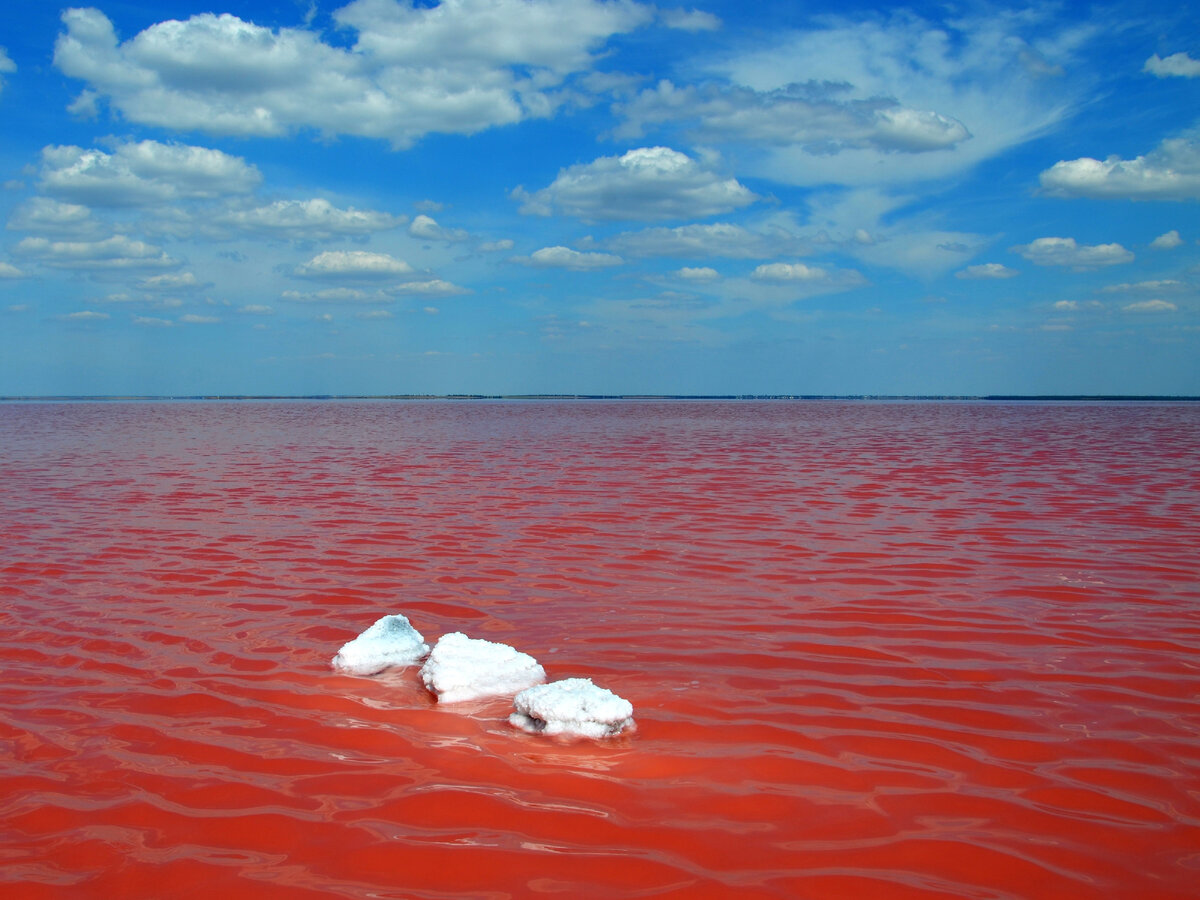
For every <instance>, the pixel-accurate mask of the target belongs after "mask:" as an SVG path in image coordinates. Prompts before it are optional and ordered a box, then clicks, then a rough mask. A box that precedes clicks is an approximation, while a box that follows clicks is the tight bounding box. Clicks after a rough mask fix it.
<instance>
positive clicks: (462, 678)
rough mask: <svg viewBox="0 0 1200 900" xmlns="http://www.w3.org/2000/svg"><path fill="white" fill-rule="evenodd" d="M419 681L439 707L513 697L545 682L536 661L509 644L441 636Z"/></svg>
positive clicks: (455, 633) (457, 636) (453, 633)
mask: <svg viewBox="0 0 1200 900" xmlns="http://www.w3.org/2000/svg"><path fill="white" fill-rule="evenodd" d="M421 680H422V681H423V682H424V683H425V687H427V688H428V689H429V690H430V691H432V692H433V693H434V694H436V695H437V699H438V702H439V703H453V702H456V701H459V700H474V699H476V698H478V697H494V696H503V695H505V694H515V693H516V692H517V691H520V690H524V689H525V688H528V687H531V686H532V685H535V684H538V683H540V682H542V681H545V680H546V670H545V669H543V668H542V667H541V666H540V665H539V664H538V661H537V660H536V659H534V658H533V657H532V656H530V655H528V654H527V653H521V652H520V651H519V650H515V649H513V648H512V647H510V646H508V644H496V643H493V642H492V641H484V640H478V639H475V638H469V637H467V636H466V635H465V634H463V633H462V632H458V631H453V632H451V633H450V634H444V635H442V637H441V639H440V640H438V642H437V644H436V645H434V648H433V651H432V652H431V653H430V654H429V659H427V660H426V661H425V665H423V666H422V667H421Z"/></svg>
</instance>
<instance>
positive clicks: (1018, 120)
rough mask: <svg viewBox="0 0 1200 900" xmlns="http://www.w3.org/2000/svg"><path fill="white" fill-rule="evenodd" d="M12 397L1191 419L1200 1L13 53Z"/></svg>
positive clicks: (593, 18) (349, 18) (53, 11)
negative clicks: (1069, 412)
mask: <svg viewBox="0 0 1200 900" xmlns="http://www.w3.org/2000/svg"><path fill="white" fill-rule="evenodd" d="M0 47H2V48H3V50H2V51H0V82H2V84H0V116H2V121H3V123H4V127H3V128H2V129H0V183H2V185H3V189H2V190H0V218H2V219H3V221H4V222H5V227H4V230H3V232H2V233H0V394H4V395H49V394H55V395H56V394H167V395H171V394H188V395H191V394H211V393H226V394H228V393H236V394H313V393H320V394H345V393H352V394H386V393H437V394H441V393H484V394H494V393H671V394H711V393H719V394H726V393H818V394H843V393H850V394H860V393H869V394H994V393H1119V394H1146V393H1156V394H1159V393H1162V394H1200V215H1198V213H1197V201H1198V200H1200V21H1198V17H1197V16H1196V14H1195V12H1194V10H1193V9H1192V8H1191V7H1190V6H1189V5H1188V4H1176V3H1170V4H1168V3H1158V2H1151V3H1136V4H1134V3H1116V4H1108V5H1094V6H1083V5H1079V4H1065V5H1062V4H1040V3H1035V4H1031V5H1021V6H1009V7H1000V6H997V5H995V4H953V3H952V4H915V5H912V6H908V7H896V6H891V5H880V4H870V3H855V2H850V3H846V2H842V3H837V4H821V3H809V4H801V3H795V2H773V0H766V2H758V3H749V4H748V3H741V2H738V3H733V2H703V0H701V2H698V3H696V4H694V5H687V6H673V5H670V4H669V3H662V4H658V5H651V4H648V3H642V2H636V0H608V2H600V0H444V2H442V3H441V4H435V3H426V2H415V3H414V2H411V0H354V2H351V3H348V4H346V3H337V2H320V3H317V2H311V3H310V2H308V0H304V2H298V0H273V2H240V0H228V2H225V3H223V4H221V5H219V6H208V5H206V4H202V3H199V2H182V0H158V2H155V3H153V4H151V3H142V2H117V0H113V2H102V3H101V4H100V5H99V6H96V7H86V8H85V7H78V8H69V7H57V6H54V5H53V4H36V3H33V4H21V5H19V6H17V7H16V8H14V9H11V10H9V11H8V12H7V14H6V21H5V24H4V26H3V28H2V29H0Z"/></svg>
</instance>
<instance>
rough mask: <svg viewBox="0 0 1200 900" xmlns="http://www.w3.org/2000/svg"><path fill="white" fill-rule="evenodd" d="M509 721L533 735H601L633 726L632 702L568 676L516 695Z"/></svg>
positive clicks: (615, 732)
mask: <svg viewBox="0 0 1200 900" xmlns="http://www.w3.org/2000/svg"><path fill="white" fill-rule="evenodd" d="M513 706H514V707H516V712H514V713H513V714H512V715H511V716H509V717H508V721H509V722H510V723H511V724H512V725H515V726H516V727H517V728H521V729H523V730H525V731H528V732H530V733H532V734H562V735H579V736H582V737H591V738H601V737H610V736H612V735H616V734H620V733H621V732H622V731H624V730H625V729H626V728H632V727H633V725H634V722H633V704H632V703H630V702H629V701H628V700H626V699H624V698H622V697H618V696H617V695H616V694H614V693H613V692H612V691H610V690H608V689H607V688H602V687H597V686H596V685H594V684H592V680H591V679H590V678H566V679H563V680H562V681H554V682H551V683H550V684H539V685H536V686H534V687H531V688H528V689H527V690H524V691H521V693H519V694H517V696H516V697H514V698H513Z"/></svg>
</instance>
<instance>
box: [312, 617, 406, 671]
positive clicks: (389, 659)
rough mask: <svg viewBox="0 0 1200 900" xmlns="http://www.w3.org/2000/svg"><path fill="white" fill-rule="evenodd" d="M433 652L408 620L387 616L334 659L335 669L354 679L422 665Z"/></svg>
mask: <svg viewBox="0 0 1200 900" xmlns="http://www.w3.org/2000/svg"><path fill="white" fill-rule="evenodd" d="M428 652H429V645H428V644H426V643H425V638H423V637H422V636H421V632H419V631H417V629H415V628H413V627H412V625H411V624H410V623H409V621H408V619H407V618H405V617H404V616H400V615H395V616H384V617H383V618H382V619H380V620H379V621H378V622H376V623H375V624H374V625H372V626H371V627H370V628H368V629H367V630H366V631H364V632H363V633H362V634H360V635H359V636H358V637H356V638H355V639H354V640H352V641H350V642H348V643H346V644H344V645H343V646H342V649H341V650H339V651H338V652H337V655H336V656H334V658H333V667H334V668H335V669H337V670H338V671H340V672H348V673H350V674H351V675H374V674H375V673H377V672H382V671H383V670H384V669H386V668H388V667H389V666H407V665H410V664H411V663H415V662H419V661H420V660H421V659H422V658H423V657H424V656H425V654H426V653H428Z"/></svg>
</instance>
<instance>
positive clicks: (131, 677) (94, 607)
mask: <svg viewBox="0 0 1200 900" xmlns="http://www.w3.org/2000/svg"><path fill="white" fill-rule="evenodd" d="M0 490H2V493H0V529H2V530H0V534H2V541H0V571H2V572H3V576H2V581H0V662H2V664H3V671H2V678H0V764H2V768H0V892H2V893H3V895H4V896H5V897H20V898H72V900H74V898H106V900H107V898H175V897H180V898H182V897H188V898H190V897H205V898H212V897H216V898H220V900H235V898H241V897H246V898H251V897H252V898H256V900H269V898H289V900H290V898H310V897H312V898H315V897H331V896H332V897H352V898H364V897H396V898H434V897H471V898H503V897H537V896H557V897H568V898H575V897H602V898H624V897H737V898H779V897H788V898H791V897H796V898H818V900H823V898H856V897H869V898H887V900H894V898H900V900H907V898H988V900H992V898H1074V900H1089V898H1106V900H1112V898H1118V900H1119V898H1139V900H1144V898H1163V900H1169V898H1195V897H1196V896H1198V893H1200V888H1198V885H1200V701H1198V699H1197V695H1198V694H1200V551H1198V549H1197V548H1198V547H1200V404H1195V405H1188V404H1082V403H1080V404H1058V405H1054V404H1007V405H1006V404H998V403H995V404H993V403H978V404H970V403H925V404H900V403H896V404H887V403H835V402H810V403H805V402H765V403H752V402H731V403H708V402H675V403H660V402H649V401H647V402H621V403H618V402H583V403H568V402H554V403H523V402H497V403H487V402H462V403H452V402H406V403H400V402H368V403H351V402H326V403H300V402H279V403H249V402H245V403H92V404H7V405H3V406H0ZM394 612H398V613H404V614H406V615H408V616H409V618H410V619H411V620H412V621H413V623H414V624H415V625H416V627H417V628H418V629H420V630H421V631H422V632H423V633H424V635H425V636H426V638H427V639H428V640H429V641H431V642H432V641H433V640H436V638H437V637H438V636H440V635H441V634H443V633H446V632H448V631H455V630H461V631H464V632H466V633H467V634H469V635H471V636H473V637H480V638H487V639H490V640H495V641H502V642H505V643H509V644H512V645H513V646H515V647H517V648H518V649H520V650H523V651H525V652H528V653H531V654H532V655H534V656H535V657H537V658H538V659H539V660H540V661H541V662H542V663H543V664H544V665H545V667H546V669H547V670H548V672H549V674H550V677H551V678H552V679H557V678H563V677H569V676H585V677H591V678H593V679H594V680H595V681H596V682H597V683H598V684H601V685H603V686H605V687H608V688H610V689H612V690H614V691H616V692H617V693H618V694H620V695H621V696H623V697H625V698H627V699H629V700H630V701H631V702H632V703H633V704H634V707H635V716H636V719H637V723H638V728H637V731H636V733H634V734H633V735H631V736H627V737H621V738H619V739H615V740H609V741H603V742H598V741H588V740H584V741H577V742H574V743H571V742H562V741H558V740H555V739H548V738H544V737H535V736H530V735H527V734H524V733H522V732H518V731H516V730H515V729H513V728H511V727H510V726H509V725H508V724H507V723H506V721H505V717H506V715H507V713H508V711H509V709H510V706H511V704H510V702H509V701H507V700H494V701H484V702H477V703H473V704H461V705H454V706H442V707H439V706H437V705H436V704H435V703H434V702H433V699H432V697H431V696H429V695H428V694H426V693H425V691H424V690H423V689H422V688H421V687H420V683H419V679H418V677H417V672H416V669H415V668H408V669H398V670H392V671H390V672H388V673H385V674H383V675H381V676H378V677H375V678H356V677H351V676H346V675H338V674H334V673H333V672H332V671H331V670H330V668H329V660H330V658H331V657H332V655H333V654H334V653H335V652H336V651H337V649H338V647H339V646H340V645H341V644H342V643H343V642H345V641H346V640H348V639H350V638H351V637H353V636H354V635H355V634H357V633H358V632H359V631H361V630H362V629H364V628H366V627H367V626H368V625H370V624H371V623H372V622H373V621H374V620H375V619H376V618H378V617H379V616H381V615H383V614H385V613H394Z"/></svg>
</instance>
